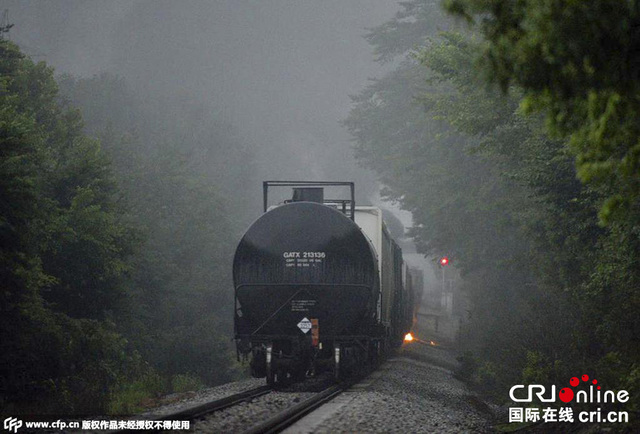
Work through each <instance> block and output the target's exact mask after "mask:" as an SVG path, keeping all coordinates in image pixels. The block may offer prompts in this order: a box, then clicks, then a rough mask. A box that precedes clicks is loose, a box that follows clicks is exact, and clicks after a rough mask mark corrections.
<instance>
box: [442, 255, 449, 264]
mask: <svg viewBox="0 0 640 434" xmlns="http://www.w3.org/2000/svg"><path fill="white" fill-rule="evenodd" d="M440 265H442V266H445V265H449V258H447V257H446V256H445V257H443V258H440Z"/></svg>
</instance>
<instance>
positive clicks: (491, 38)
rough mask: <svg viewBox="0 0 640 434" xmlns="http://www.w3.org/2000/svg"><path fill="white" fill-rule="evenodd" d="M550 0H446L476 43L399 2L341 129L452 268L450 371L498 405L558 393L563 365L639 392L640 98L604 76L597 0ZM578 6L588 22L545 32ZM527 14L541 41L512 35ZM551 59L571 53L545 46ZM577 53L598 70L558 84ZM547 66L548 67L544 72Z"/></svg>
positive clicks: (429, 13)
mask: <svg viewBox="0 0 640 434" xmlns="http://www.w3.org/2000/svg"><path fill="white" fill-rule="evenodd" d="M560 3H562V2H554V1H549V2H533V1H532V2H515V3H514V2H502V1H496V2H475V1H461V2H451V3H450V8H451V9H452V10H454V11H456V12H458V13H462V14H464V15H465V16H467V17H468V18H469V19H472V17H476V16H475V15H473V14H474V13H478V14H480V15H478V16H477V18H475V19H477V21H478V22H479V23H480V30H481V32H480V34H478V33H475V32H476V29H475V28H472V29H471V30H469V29H468V28H467V27H466V26H458V25H457V24H456V23H455V22H453V21H451V20H447V19H446V17H445V13H444V11H442V10H440V7H439V5H438V4H436V2H430V1H426V0H417V1H412V2H407V3H403V10H402V11H401V12H399V13H398V15H397V16H396V18H395V19H394V20H392V21H390V22H389V23H386V24H385V25H383V26H380V27H378V28H374V29H372V30H371V33H370V35H369V36H368V39H369V41H370V42H371V43H372V44H373V46H374V49H375V50H376V53H377V54H378V56H379V58H380V59H381V60H382V61H388V60H393V59H395V58H397V57H399V56H400V57H401V61H400V62H399V63H398V66H397V67H396V68H395V70H394V71H393V72H391V73H389V74H388V75H387V76H385V77H383V78H381V79H379V80H376V81H374V82H372V83H371V84H370V85H369V86H368V87H367V88H366V89H365V90H364V91H363V92H361V93H360V94H359V95H357V96H355V97H354V103H355V105H354V108H353V110H352V112H351V114H350V116H349V118H348V119H347V120H346V121H345V125H346V126H347V127H348V128H349V130H350V131H351V133H352V134H353V136H354V138H355V140H356V145H355V149H356V152H357V155H358V157H359V158H360V160H361V161H362V162H364V163H365V164H366V165H367V166H368V167H371V168H373V169H374V170H376V172H377V173H378V174H379V176H380V179H381V181H382V182H383V183H384V184H385V185H386V188H385V190H384V192H383V193H384V194H385V195H386V197H388V198H389V199H392V200H396V201H398V202H399V203H400V204H401V205H402V206H403V207H404V208H405V209H407V210H410V211H411V212H412V213H413V216H414V227H413V229H412V230H411V235H412V236H413V237H414V239H415V240H416V242H417V244H418V246H419V248H420V250H421V251H422V252H423V253H426V254H432V255H438V254H442V253H443V252H446V253H447V254H449V255H450V257H452V259H453V261H454V263H455V265H456V266H457V267H459V268H460V270H461V272H462V274H463V280H464V290H465V292H466V294H467V295H468V297H469V299H470V300H471V303H472V308H471V311H470V312H469V318H468V319H467V323H466V325H465V327H464V330H463V336H462V339H463V343H462V344H463V347H464V348H465V349H466V350H467V351H468V353H467V355H466V356H465V357H464V358H463V362H464V363H463V372H462V374H463V375H466V376H467V377H468V378H469V379H470V380H471V381H473V382H475V383H476V384H477V385H478V386H480V387H482V388H484V390H486V391H488V392H490V393H492V394H494V396H496V397H497V398H498V399H499V400H502V401H506V400H507V399H508V394H507V392H508V388H509V387H510V386H512V385H513V384H520V383H522V382H523V381H524V382H529V383H531V382H536V383H543V384H559V383H562V382H566V381H567V380H568V378H570V377H571V376H572V375H574V374H573V372H577V371H576V369H577V370H578V371H580V372H582V371H584V372H592V373H593V375H597V377H598V379H599V381H600V382H601V383H602V382H604V383H605V384H607V387H610V388H612V389H626V390H629V391H630V394H631V396H634V395H635V396H638V393H639V392H640V390H639V389H638V384H639V382H638V378H639V375H640V371H639V367H638V364H637V363H638V360H640V345H639V342H638V339H639V336H640V321H639V315H638V313H639V312H640V292H639V291H640V257H639V256H640V237H639V234H640V232H639V228H640V224H639V223H640V218H639V217H640V213H639V212H638V211H639V208H638V196H637V191H636V190H637V188H636V187H634V186H637V183H638V179H639V177H638V171H637V166H636V162H637V160H635V159H634V158H636V157H637V156H636V157H633V156H634V155H636V154H635V150H634V149H635V148H636V147H637V143H638V135H637V134H636V133H634V132H633V131H634V130H633V128H635V127H633V124H634V123H635V119H637V117H638V114H639V113H638V110H637V109H634V108H633V107H634V105H633V104H635V103H634V102H633V101H635V99H636V98H637V95H636V92H632V93H626V92H623V91H622V88H623V87H624V86H623V84H622V83H621V82H615V80H614V79H613V78H612V76H611V75H607V74H606V73H604V72H603V73H602V76H601V75H600V71H601V70H602V71H608V70H609V69H610V68H612V67H613V65H614V64H616V62H617V61H616V60H615V59H611V56H615V55H613V54H612V55H611V56H604V55H603V50H605V47H603V46H601V45H599V44H600V43H603V41H602V40H601V39H599V38H600V37H604V36H602V34H601V33H599V31H600V29H601V28H602V26H605V27H606V26H607V25H613V22H614V21H615V22H616V23H618V21H617V19H616V18H615V17H613V16H609V15H602V13H603V11H602V10H600V9H598V7H600V6H601V8H604V9H606V7H605V6H603V5H600V6H597V4H598V3H603V4H604V3H606V2H576V3H575V4H574V3H572V5H574V6H575V9H578V10H577V11H576V10H571V11H567V14H560V13H555V12H558V11H557V10H556V9H557V8H560V6H559V4H560ZM523 5H526V6H523ZM567 8H569V9H570V8H572V6H567ZM554 11H555V12H554ZM598 11H599V12H598ZM611 11H612V12H611V14H613V15H615V16H617V15H616V14H617V13H618V12H613V9H611ZM568 12H571V13H568ZM580 13H586V14H587V15H588V16H587V17H586V18H585V19H588V20H591V21H590V22H594V23H596V21H597V22H598V26H595V24H594V26H595V27H588V28H587V30H588V31H587V32H586V34H585V32H580V33H579V34H578V33H577V32H569V34H568V35H567V37H566V38H562V37H559V36H558V34H556V33H555V32H564V31H565V30H567V29H566V26H569V24H567V23H566V22H564V21H563V20H564V19H565V18H567V17H568V18H567V19H570V20H579V19H580V17H579V16H576V14H577V15H580ZM528 14H530V15H528ZM589 14H592V15H589ZM598 14H600V15H599V16H600V17H601V18H602V21H598V18H596V16H598ZM547 15H549V16H547ZM544 17H546V18H549V19H548V20H546V21H544V22H543V21H539V22H538V21H536V20H538V19H539V20H542V18H544ZM633 19H634V18H628V19H627V18H625V20H623V23H625V22H627V21H628V20H633ZM528 20H533V21H535V22H536V23H538V24H539V27H540V28H536V30H539V33H533V31H532V32H531V33H527V34H525V35H520V33H517V32H516V33H517V34H516V33H514V32H512V31H510V30H513V29H517V30H518V31H519V32H524V30H523V29H525V28H526V29H531V28H532V27H531V25H530V24H531V23H530V21H528ZM434 21H435V22H439V23H444V24H442V26H446V27H447V28H441V29H439V30H446V31H443V32H440V33H438V32H437V31H436V29H435V27H434V26H432V25H430V23H433V22H434ZM524 22H526V23H527V25H524V24H523V23H524ZM616 25H617V24H616ZM554 26H557V28H555V27H554ZM563 26H565V27H563ZM623 27H624V26H623ZM625 28H627V27H625ZM505 29H506V30H505ZM562 29H564V30H562ZM567 31H568V30H567ZM589 31H592V32H593V33H589ZM616 31H620V32H622V30H620V29H619V28H616ZM503 32H504V33H503ZM545 32H550V33H552V35H550V34H547V33H545ZM553 35H555V37H554V36H553ZM611 37H615V38H619V39H623V40H624V42H625V43H627V44H628V47H627V48H628V49H631V47H632V46H635V47H637V44H636V45H634V43H633V42H631V40H626V39H624V38H623V37H622V36H620V34H619V33H615V32H614V33H613V34H612V36H611ZM485 38H486V39H485ZM527 38H530V39H529V40H528V39H527ZM545 38H548V39H545ZM572 38H585V39H581V41H580V43H579V44H573V45H572V41H573V39H572ZM536 43H540V44H542V46H536V45H535V44H536ZM563 44H565V45H563ZM576 47H578V48H579V49H580V50H582V51H580V52H579V53H575V52H573V51H570V50H572V49H575V48H576ZM518 50H523V52H522V55H520V54H518V53H520V52H519V51H518ZM527 50H531V51H527ZM553 50H560V51H561V52H562V54H566V56H565V57H562V56H560V54H558V56H557V57H549V58H546V57H545V56H544V55H543V54H541V52H542V53H547V52H549V51H553ZM562 50H565V51H562ZM627 51H628V50H627ZM569 53H570V55H569ZM591 53H592V55H591ZM554 54H557V53H555V52H554ZM540 56H541V57H540ZM571 56H573V57H572V58H573V60H571V59H568V57H571ZM580 56H584V57H585V58H587V59H589V62H592V63H591V64H588V65H587V63H588V62H587V61H586V60H585V62H587V63H585V65H587V66H589V65H591V66H589V67H590V68H595V70H597V71H598V72H597V73H593V74H592V75H591V76H589V78H588V79H586V78H585V80H582V81H581V80H577V81H576V80H573V79H572V77H574V75H571V74H570V76H569V77H565V76H564V75H563V74H564V73H566V72H567V71H566V68H563V65H564V66H566V67H567V68H569V69H571V65H576V64H577V60H576V59H580V58H581V57H580ZM543 60H546V61H551V62H555V63H554V64H553V65H551V66H549V67H548V68H547V69H544V70H541V68H542V67H541V65H540V62H542V61H543ZM563 62H564V63H563ZM610 62H613V63H610ZM567 65H569V66H567ZM587 66H585V68H587ZM587 69H588V68H587ZM524 70H526V71H525V72H524V75H523V74H520V72H522V71H524ZM587 72H588V71H587ZM587 72H584V71H578V72H576V74H577V75H575V76H576V77H578V76H580V74H586V73H587ZM527 74H529V75H527ZM545 74H547V75H545ZM487 77H492V78H495V81H497V82H498V83H500V84H501V85H502V88H500V87H499V86H498V87H497V88H496V87H494V86H491V85H490V84H489V83H490V81H487V79H486V78H487ZM535 77H537V80H538V81H535V80H534V78H535ZM598 77H600V79H599V78H598ZM528 78H530V79H531V80H534V81H535V82H531V81H528ZM562 80H564V81H562ZM611 80H613V82H611ZM637 80H638V78H637V76H636V77H635V79H634V81H633V83H634V84H631V83H627V86H635V85H637V83H638V81H637ZM616 83H617V84H616ZM560 89H564V90H566V92H568V93H564V94H563V93H562V92H561V90H560ZM615 95H618V96H617V97H616V96H615ZM626 99H629V100H630V101H625V100H626ZM607 101H608V102H607ZM534 109H536V110H537V111H536V110H534ZM623 112H624V113H623ZM545 117H546V119H545ZM600 378H602V380H600ZM525 384H526V383H525ZM637 402H638V401H637V398H636V400H635V403H634V404H632V405H631V406H630V407H629V409H630V410H632V411H633V410H637Z"/></svg>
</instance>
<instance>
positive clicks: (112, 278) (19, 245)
mask: <svg viewBox="0 0 640 434" xmlns="http://www.w3.org/2000/svg"><path fill="white" fill-rule="evenodd" d="M58 81H59V85H58V83H56V80H54V76H53V71H52V70H51V68H49V67H47V66H46V64H45V63H43V62H40V63H37V64H35V63H33V62H32V61H31V60H30V59H29V58H27V57H25V56H24V55H23V54H21V53H20V51H19V49H18V48H17V47H16V46H15V45H14V44H12V43H11V42H9V41H0V100H1V101H0V141H1V144H0V170H1V171H2V175H1V176H0V183H2V187H1V189H0V191H1V192H2V198H1V200H0V206H1V214H0V242H1V246H2V250H1V256H0V260H1V261H2V265H1V268H0V269H1V273H2V277H1V282H2V283H1V284H2V307H1V309H2V312H1V313H0V322H1V323H2V343H1V344H0V345H1V351H0V381H1V382H2V388H1V389H2V391H1V395H0V404H1V406H2V409H3V413H11V414H18V413H31V414H41V413H52V412H57V413H58V414H69V413H85V414H87V413H93V414H95V413H99V412H104V411H112V412H119V413H121V412H128V411H133V410H135V406H136V405H137V404H139V401H140V400H141V399H143V398H148V397H153V395H154V394H158V393H167V392H171V391H180V390H185V389H189V388H193V387H199V386H200V385H203V384H218V383H220V382H224V381H228V380H230V379H232V378H234V377H235V376H237V375H238V374H239V370H238V368H237V367H236V366H235V363H234V361H233V357H232V356H233V354H232V350H231V342H230V340H229V337H230V332H231V323H230V318H231V315H230V314H229V312H230V309H231V308H230V303H231V291H230V288H229V282H230V279H229V276H228V273H229V264H230V262H231V254H232V249H233V241H234V240H235V239H236V238H237V235H238V233H239V230H240V229H241V228H242V226H243V222H244V220H243V219H242V218H239V217H238V216H239V215H242V214H241V213H242V210H243V207H246V206H247V205H246V202H242V201H241V198H242V192H243V191H246V190H245V188H246V187H247V183H248V182H250V181H251V178H250V177H249V176H247V175H246V173H245V174H242V173H239V172H238V169H237V168H238V167H241V168H242V169H243V170H244V169H246V171H247V173H248V172H250V169H249V168H250V166H251V161H250V158H248V153H249V150H248V149H247V148H246V147H245V146H244V145H242V143H241V142H240V140H239V139H238V138H237V136H236V135H235V133H234V131H233V129H232V128H231V127H229V126H228V125H225V124H224V123H220V122H216V120H215V118H216V116H215V113H210V112H207V111H206V110H205V109H204V108H202V107H192V106H190V105H189V104H188V103H187V102H182V103H181V102H180V101H157V100H156V101H154V100H152V99H151V98H149V97H148V96H146V95H137V94H135V93H134V92H132V91H131V90H130V89H129V88H128V87H127V85H126V82H125V81H124V80H123V79H120V78H116V77H111V76H107V75H103V76H99V77H93V78H90V79H78V78H73V77H68V76H67V77H61V78H60V79H59V80H58ZM59 86H60V87H59ZM150 101H151V102H150ZM75 107H77V108H75ZM81 112H82V114H83V115H82V116H81ZM239 161H242V162H243V164H242V165H239V164H238V162H239ZM231 192H234V193H235V195H232V194H231Z"/></svg>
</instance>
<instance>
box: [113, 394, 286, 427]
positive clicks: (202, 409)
mask: <svg viewBox="0 0 640 434" xmlns="http://www.w3.org/2000/svg"><path fill="white" fill-rule="evenodd" d="M272 391H273V388H272V387H271V386H260V387H256V388H254V389H249V390H245V391H244V392H240V393H236V394H233V395H229V396H226V397H224V398H221V399H217V400H215V401H210V402H207V403H205V404H201V405H198V406H195V407H191V408H187V409H185V410H182V411H179V412H176V413H171V414H166V415H163V416H159V417H157V418H154V419H151V420H153V421H164V420H191V421H193V420H195V419H198V418H200V417H204V416H206V415H208V414H211V413H215V412H216V411H220V410H224V409H225V408H229V407H232V406H234V405H237V404H240V403H241V402H245V401H250V400H252V399H254V398H257V397H259V396H262V395H266V394H267V393H271V392H272ZM124 432H128V431H127V430H118V431H112V433H114V434H115V433H124ZM142 432H144V430H143V431H142Z"/></svg>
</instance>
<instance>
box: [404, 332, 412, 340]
mask: <svg viewBox="0 0 640 434" xmlns="http://www.w3.org/2000/svg"><path fill="white" fill-rule="evenodd" d="M412 340H413V335H412V334H411V332H409V333H407V334H406V335H404V341H405V342H411V341H412Z"/></svg>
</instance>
